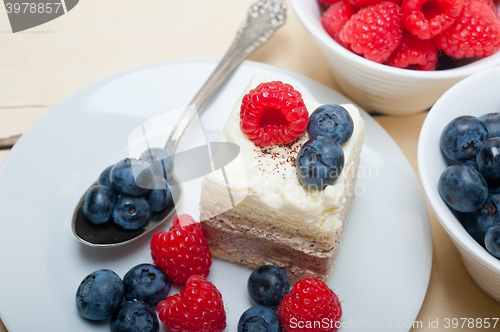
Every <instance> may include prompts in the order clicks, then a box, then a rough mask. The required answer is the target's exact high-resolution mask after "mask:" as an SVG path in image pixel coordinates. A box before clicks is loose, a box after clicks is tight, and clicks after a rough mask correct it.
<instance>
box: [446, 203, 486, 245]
mask: <svg viewBox="0 0 500 332" xmlns="http://www.w3.org/2000/svg"><path fill="white" fill-rule="evenodd" d="M453 213H454V214H455V216H456V217H457V219H458V220H459V221H460V223H461V224H462V226H463V227H464V228H465V230H466V231H467V233H469V235H470V236H471V237H472V238H473V239H474V240H475V241H476V242H477V243H479V244H480V245H481V246H483V247H484V236H485V235H486V234H485V233H484V232H483V231H482V230H481V227H479V225H478V223H477V213H476V212H467V213H465V212H457V211H453Z"/></svg>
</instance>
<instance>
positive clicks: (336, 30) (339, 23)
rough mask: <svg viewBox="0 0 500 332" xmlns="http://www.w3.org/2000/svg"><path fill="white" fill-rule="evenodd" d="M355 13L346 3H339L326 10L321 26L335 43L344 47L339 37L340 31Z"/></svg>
mask: <svg viewBox="0 0 500 332" xmlns="http://www.w3.org/2000/svg"><path fill="white" fill-rule="evenodd" d="M355 12H356V9H355V8H354V7H353V6H351V5H350V4H349V3H348V2H347V1H345V0H344V1H339V2H337V3H335V4H333V5H331V6H330V7H329V8H328V9H327V10H326V12H325V13H324V14H323V17H322V18H321V24H322V25H323V27H324V28H325V31H326V32H327V33H328V34H329V35H330V36H331V37H332V38H333V39H334V40H335V41H336V42H337V43H339V44H341V45H344V43H343V42H342V41H341V40H340V37H339V35H340V31H341V30H342V28H343V27H344V25H345V24H346V22H347V21H349V19H350V18H351V16H352V15H353V14H354V13H355Z"/></svg>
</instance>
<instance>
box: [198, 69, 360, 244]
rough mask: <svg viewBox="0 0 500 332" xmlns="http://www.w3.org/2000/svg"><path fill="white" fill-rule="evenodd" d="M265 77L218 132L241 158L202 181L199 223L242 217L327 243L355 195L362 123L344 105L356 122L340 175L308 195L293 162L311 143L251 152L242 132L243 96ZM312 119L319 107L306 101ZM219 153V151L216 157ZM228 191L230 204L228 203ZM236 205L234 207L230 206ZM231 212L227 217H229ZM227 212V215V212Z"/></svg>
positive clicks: (258, 78) (298, 142)
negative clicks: (313, 113) (353, 193)
mask: <svg viewBox="0 0 500 332" xmlns="http://www.w3.org/2000/svg"><path fill="white" fill-rule="evenodd" d="M268 81H271V80H270V79H268V78H266V77H264V76H259V75H257V76H254V78H253V79H252V80H251V81H250V84H249V85H248V87H247V88H246V89H245V91H244V92H243V94H242V96H241V97H240V98H239V99H238V101H237V102H236V104H235V106H234V108H233V110H232V112H231V114H230V116H229V119H228V121H227V123H226V125H225V127H224V129H223V131H222V134H221V137H220V141H223V142H232V143H235V144H237V145H238V146H239V147H240V154H239V155H238V157H237V158H236V159H235V160H234V161H232V162H231V163H230V164H228V165H227V166H225V167H224V170H225V175H226V179H227V184H228V185H226V180H225V179H224V174H223V173H222V172H220V171H219V172H213V173H210V174H207V175H206V176H205V177H204V179H203V181H202V194H201V203H200V209H201V216H200V217H201V219H202V220H207V219H209V218H211V217H214V216H216V215H218V214H221V213H224V214H225V215H226V216H227V215H231V214H232V215H234V216H235V217H244V218H245V219H246V220H249V221H250V222H251V223H255V224H259V226H261V227H262V226H263V227H266V228H268V229H269V230H270V231H272V229H276V230H279V232H283V231H286V232H287V233H288V234H289V235H290V236H291V237H294V238H297V237H299V238H305V239H310V240H311V241H312V240H318V241H325V242H328V241H330V240H331V239H332V237H333V236H334V234H335V232H336V231H337V230H338V229H340V228H341V226H342V213H341V212H342V210H343V208H344V207H345V205H346V203H347V200H348V198H349V197H350V196H352V195H350V193H352V192H353V191H354V187H353V186H354V183H355V181H353V179H355V177H356V175H355V174H353V172H356V168H357V165H358V163H359V155H360V152H361V145H362V141H363V137H364V121H363V119H362V118H361V116H360V114H359V111H358V110H357V108H356V107H355V106H353V105H351V104H344V105H342V106H343V107H344V108H345V109H346V110H347V111H348V112H349V113H350V115H351V117H352V119H353V121H354V131H353V134H352V136H351V138H350V139H349V141H348V142H346V143H345V144H344V145H343V146H342V147H343V149H344V157H345V158H344V160H345V164H344V169H343V172H342V174H341V175H340V177H339V178H338V180H337V181H336V182H335V183H334V184H333V185H329V186H327V187H326V188H325V189H324V190H309V189H307V188H306V187H304V186H303V185H302V184H301V183H300V182H299V180H298V177H297V169H296V165H295V163H296V157H297V154H298V152H299V150H300V148H301V147H302V145H303V144H304V143H305V142H307V140H309V138H310V137H309V135H308V134H307V131H305V132H304V133H303V134H302V135H301V136H300V137H299V138H298V139H296V140H295V141H294V142H292V143H289V144H283V145H271V146H268V147H265V148H261V147H258V146H255V145H254V143H253V142H252V141H250V140H249V139H248V138H247V137H246V136H245V134H244V133H243V132H242V131H241V129H240V106H241V100H242V98H243V96H244V95H245V94H247V93H248V92H249V91H250V90H251V89H253V88H255V87H256V86H257V85H259V84H260V83H263V82H268ZM303 99H304V102H305V105H306V107H307V110H308V112H309V114H311V113H312V112H313V111H314V110H315V109H316V108H317V107H318V106H320V104H318V103H316V102H312V101H309V100H307V99H306V98H304V96H303ZM215 153H217V151H216V152H215ZM228 191H229V192H230V193H231V195H232V199H228ZM234 205H236V206H234ZM229 210H230V211H229ZM226 211H227V212H226Z"/></svg>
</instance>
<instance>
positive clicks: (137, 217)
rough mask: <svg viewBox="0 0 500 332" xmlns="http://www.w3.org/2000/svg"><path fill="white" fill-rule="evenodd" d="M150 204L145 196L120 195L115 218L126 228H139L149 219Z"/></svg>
mask: <svg viewBox="0 0 500 332" xmlns="http://www.w3.org/2000/svg"><path fill="white" fill-rule="evenodd" d="M149 216H150V211H149V204H148V202H147V201H146V199H145V198H144V197H133V196H125V195H118V198H117V199H116V203H115V208H114V209H113V220H114V221H115V224H117V225H118V226H120V227H122V228H124V229H129V230H133V229H139V228H141V227H142V226H144V225H146V223H147V222H148V220H149Z"/></svg>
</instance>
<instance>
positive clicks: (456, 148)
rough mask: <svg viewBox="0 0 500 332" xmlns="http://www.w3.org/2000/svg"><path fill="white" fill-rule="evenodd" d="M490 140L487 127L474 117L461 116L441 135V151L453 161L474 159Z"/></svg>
mask: <svg viewBox="0 0 500 332" xmlns="http://www.w3.org/2000/svg"><path fill="white" fill-rule="evenodd" d="M487 139H488V130H487V129H486V127H485V125H484V124H483V123H482V122H481V121H479V120H478V118H476V117H474V116H468V115H464V116H460V117H458V118H456V119H453V120H452V121H451V122H450V123H448V124H447V125H446V127H445V128H444V130H443V132H442V133H441V142H440V143H441V150H442V151H443V153H444V155H445V156H446V157H448V158H449V159H451V160H456V161H462V160H467V159H473V158H474V157H475V156H476V153H477V151H478V150H479V148H480V147H481V144H483V142H484V141H486V140H487Z"/></svg>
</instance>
